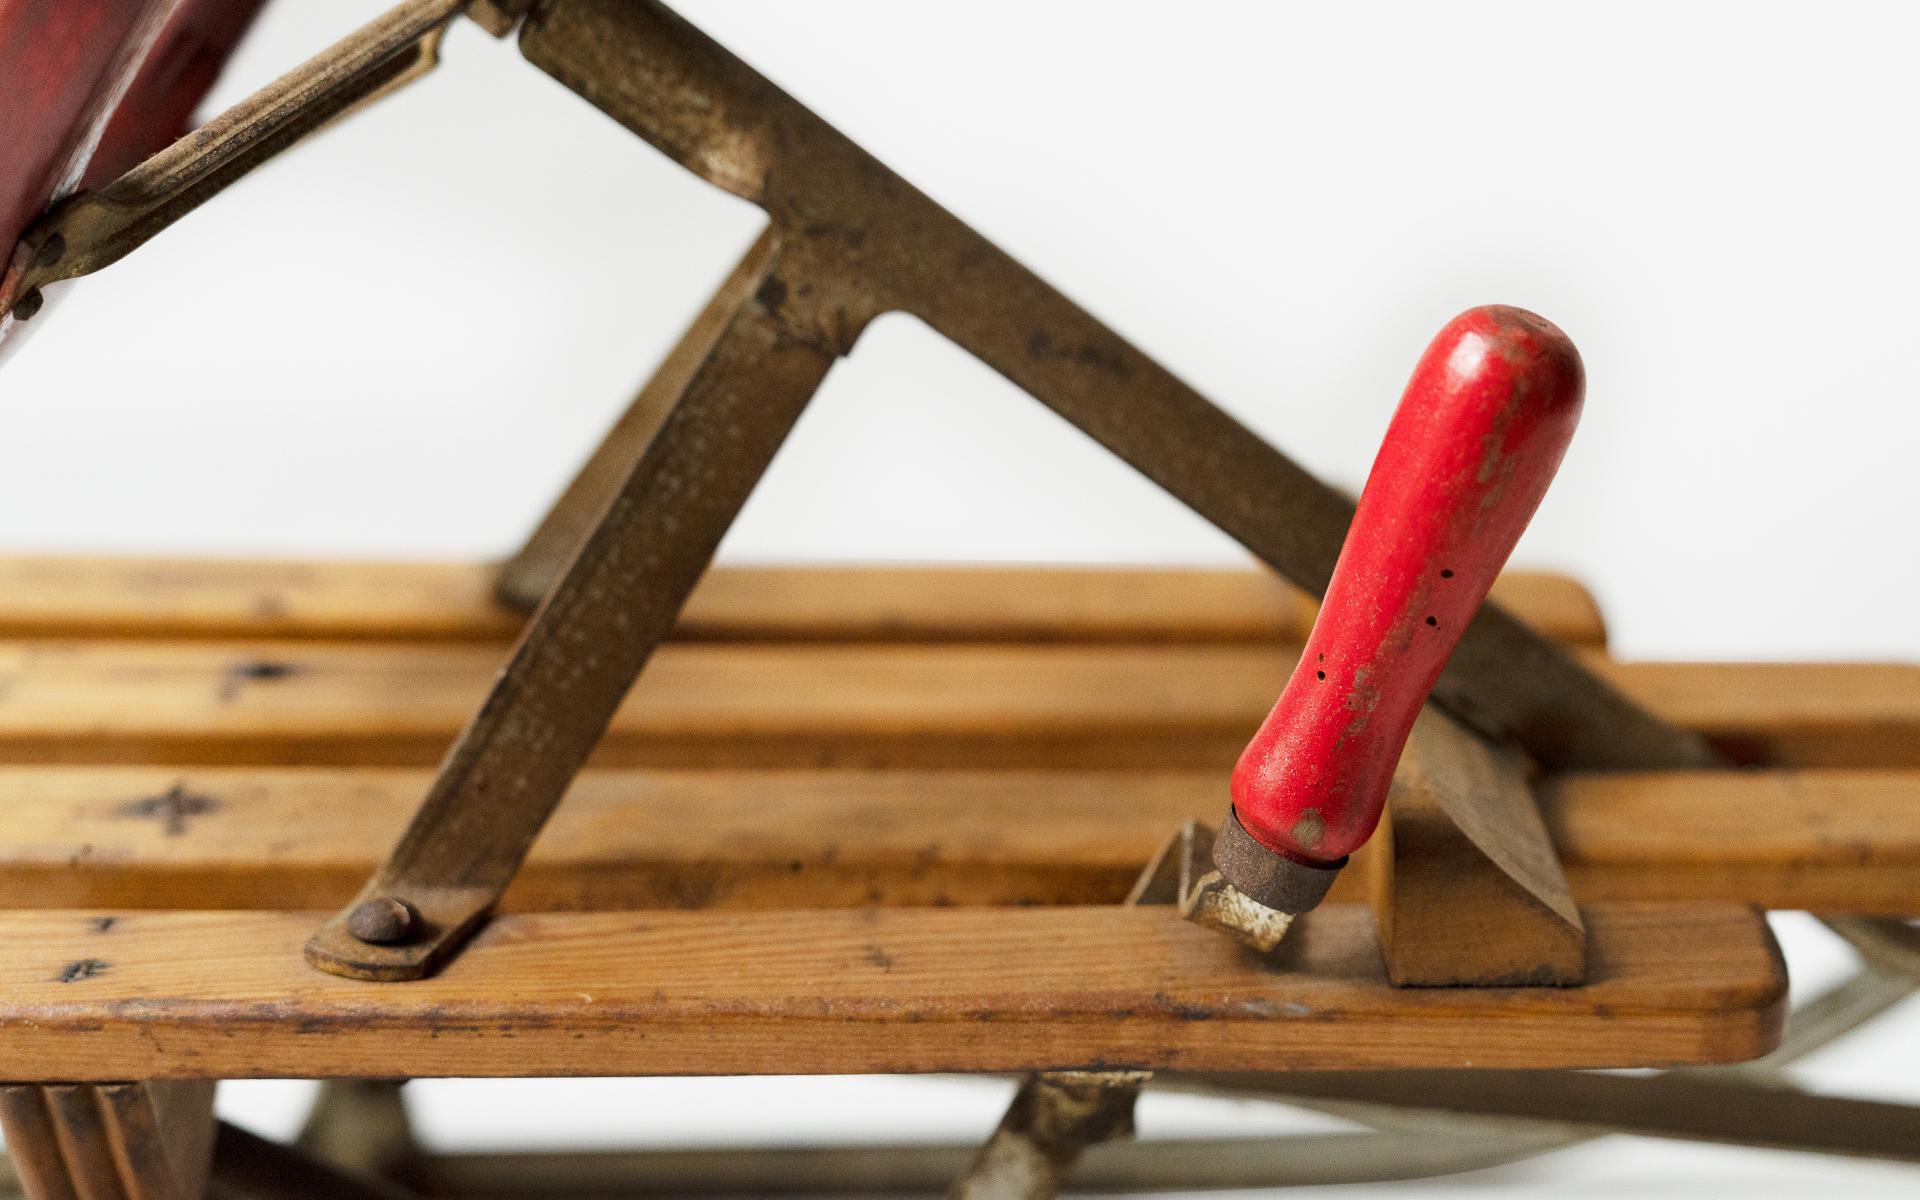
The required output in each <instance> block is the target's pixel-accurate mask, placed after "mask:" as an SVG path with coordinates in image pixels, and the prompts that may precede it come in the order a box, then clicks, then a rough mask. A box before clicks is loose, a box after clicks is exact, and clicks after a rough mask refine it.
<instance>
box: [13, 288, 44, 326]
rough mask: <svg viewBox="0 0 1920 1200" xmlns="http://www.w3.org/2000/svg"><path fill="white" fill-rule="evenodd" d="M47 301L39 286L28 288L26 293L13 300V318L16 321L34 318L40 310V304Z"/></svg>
mask: <svg viewBox="0 0 1920 1200" xmlns="http://www.w3.org/2000/svg"><path fill="white" fill-rule="evenodd" d="M45 302H46V297H44V296H42V295H41V294H40V289H39V288H29V289H27V291H26V293H25V294H24V295H22V296H21V297H20V298H19V299H18V300H15V301H14V302H13V319H14V320H16V321H31V320H33V318H34V314H35V313H38V312H39V311H40V306H41V305H42V304H43V303H45Z"/></svg>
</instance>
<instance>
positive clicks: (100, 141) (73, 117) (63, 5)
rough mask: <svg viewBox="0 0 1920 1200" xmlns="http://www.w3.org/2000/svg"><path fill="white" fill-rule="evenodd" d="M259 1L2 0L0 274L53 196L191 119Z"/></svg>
mask: <svg viewBox="0 0 1920 1200" xmlns="http://www.w3.org/2000/svg"><path fill="white" fill-rule="evenodd" d="M263 2H264V0H0V275H4V274H5V272H6V269H7V267H8V266H9V265H10V261H11V259H12V257H13V255H14V253H15V246H16V244H17V243H18V242H19V240H20V235H21V233H22V232H23V231H24V230H25V229H26V227H27V226H28V225H30V224H32V223H33V221H34V220H35V219H36V218H38V217H39V215H40V214H41V212H42V211H44V210H45V209H46V207H47V206H48V204H50V203H51V202H52V201H54V200H57V199H59V198H60V197H61V196H64V195H65V194H67V193H68V192H70V191H72V190H73V189H74V188H75V187H77V186H81V185H83V184H84V185H86V186H97V185H99V184H101V183H105V182H107V181H109V180H111V179H113V178H115V177H116V176H118V175H120V174H121V173H122V172H124V171H126V170H127V169H128V168H129V167H132V166H134V165H135V164H136V163H138V162H139V161H140V160H141V159H143V158H146V157H147V156H148V155H150V154H152V153H154V152H155V151H157V150H160V149H161V148H163V147H165V146H166V145H167V144H168V143H169V142H171V141H173V140H174V139H175V138H177V137H179V136H180V135H181V134H183V133H185V132H186V131H187V129H188V128H189V123H190V120H191V118H192V115H193V110H194V109H195V107H196V106H198V104H199V103H200V101H201V100H202V99H203V98H204V97H205V96H206V94H207V91H208V89H209V88H211V87H212V86H213V80H214V77H215V76H216V75H217V74H218V73H219V70H220V67H221V66H222V65H223V64H224V63H225V62H226V59H227V56H228V55H229V54H231V53H232V51H233V48H234V45H235V44H236V43H237V42H238V41H239V40H240V36H241V34H243V33H244V32H245V31H246V29H247V26H248V25H249V24H250V23H251V22H252V20H253V17H254V15H255V14H256V13H257V12H258V11H259V8H260V6H261V4H262V3H263ZM0 294H4V295H11V290H10V288H8V287H6V286H4V285H3V284H0ZM0 325H4V322H3V321H0ZM0 332H4V329H0Z"/></svg>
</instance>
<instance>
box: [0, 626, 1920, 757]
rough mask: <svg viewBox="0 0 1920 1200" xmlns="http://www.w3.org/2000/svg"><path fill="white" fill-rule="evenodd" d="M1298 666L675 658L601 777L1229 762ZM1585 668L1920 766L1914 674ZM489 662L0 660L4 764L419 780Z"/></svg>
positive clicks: (1282, 660)
mask: <svg viewBox="0 0 1920 1200" xmlns="http://www.w3.org/2000/svg"><path fill="white" fill-rule="evenodd" d="M1293 654H1294V652H1293V651H1292V650H1291V649H1289V648H1287V647H1284V646H1280V645H1277V644H1259V645H1247V644H1235V645H1161V646H1146V645H1012V644H953V645H921V644H914V645H872V644H833V645H826V644H757V643H756V644H678V645H669V646H666V647H663V648H662V650H661V652H660V653H659V654H658V655H657V656H656V657H655V659H654V661H653V662H652V664H651V665H649V667H648V668H647V672H646V674H645V675H644V676H643V678H642V680H641V682H640V684H639V686H637V687H636V688H635V689H634V690H633V692H632V694H631V695H630V696H629V697H628V699H627V702H626V704H625V705H624V706H623V707H622V709H621V710H620V712H619V714H618V715H617V716H616V717H615V718H614V721H613V725H612V727H611V729H610V731H609V734H608V737H607V738H606V740H605V741H604V742H603V743H602V744H601V747H600V750H599V752H598V753H597V756H596V759H595V761H596V762H597V763H599V764H600V765H604V766H619V765H651V766H676V765H679V766H756V765H757V766H794V765H812V766H819V765H835V764H838V765H857V766H983V765H984V766H1001V767H1006V766H1055V767H1061V766H1083V767H1084V766H1111V767H1123V766H1126V767H1169V768H1170V767H1183V766H1184V767H1191V766H1226V765H1229V764H1231V763H1232V762H1233V761H1234V759H1235V758H1236V757H1237V756H1238V754H1239V752H1240V749H1241V747H1242V746H1243V745H1244V744H1245V741H1246V738H1247V737H1248V736H1249V735H1250V734H1251V732H1252V730H1253V729H1254V728H1255V726H1256V725H1257V724H1258V723H1259V720H1260V719H1261V717H1262V716H1264V715H1265V713H1266V711H1267V709H1268V707H1269V706H1270V705H1271V704H1272V702H1273V698H1274V696H1275V695H1277V694H1278V692H1279V689H1280V687H1281V685H1282V683H1284V681H1285V678H1286V675H1287V672H1288V670H1289V668H1290V666H1291V663H1292V660H1293ZM1589 661H1590V664H1591V665H1592V666H1593V667H1594V668H1595V669H1597V670H1598V671H1599V672H1600V673H1601V674H1603V675H1605V676H1608V677H1609V678H1611V679H1612V680H1613V681H1614V682H1615V683H1617V684H1618V685H1619V686H1620V687H1621V688H1622V689H1623V690H1625V691H1626V692H1627V693H1628V694H1630V695H1631V696H1633V697H1634V698H1635V699H1637V700H1640V701H1642V702H1644V703H1645V704H1647V705H1648V706H1649V707H1651V708H1652V709H1653V710H1654V711H1655V712H1657V713H1659V714H1660V715H1662V716H1664V717H1666V718H1668V719H1670V720H1672V721H1675V722H1677V723H1679V724H1681V725H1684V726H1688V727H1690V728H1694V729H1698V730H1701V731H1702V732H1704V733H1706V734H1708V735H1709V736H1710V737H1712V738H1714V739H1715V740H1716V741H1719V742H1721V743H1722V744H1724V745H1727V746H1729V747H1731V748H1732V749H1733V750H1735V751H1736V752H1737V753H1738V754H1739V755H1740V757H1742V758H1743V759H1755V758H1766V759H1770V760H1772V761H1774V762H1776V763H1778V764H1781V765H1801V766H1877V767H1896V766H1903V767H1904V766H1920V668H1917V667H1911V666H1900V665H1887V664H1818V663H1813V664H1764V663H1762V664H1751V663H1712V664H1694V663H1612V662H1609V661H1607V660H1606V659H1604V658H1603V657H1601V656H1599V655H1592V656H1590V659H1589ZM500 665H501V654H500V652H499V650H498V649H497V648H496V647H493V646H489V645H483V644H459V643H448V642H431V643H405V644H393V643H387V644H380V643H324V642H244V643H242V642H219V641H197V642H188V641H172V642H168V641H139V642H131V641H97V640H96V641H71V642H17V641H16V642H6V643H0V762H16V763H21V762H93V763H114V762H125V763H138V762H149V763H181V764H186V763H221V762H230V763H262V764H270V763H281V764H326V765H345V764H369V765H375V764H381V765H423V764H429V763H435V762H438V761H439V759H440V758H441V756H442V755H443V754H444V753H445V752H446V748H447V746H448V744H449V743H450V742H451V740H452V739H453V736H454V734H455V732H456V731H457V730H458V729H459V728H460V727H461V726H462V725H463V724H464V723H465V722H466V720H467V719H468V718H469V717H470V716H471V715H472V713H473V711H474V708H475V707H476V706H477V705H478V703H479V702H480V699H481V698H482V696H484V695H485V689H486V686H487V684H488V682H489V681H490V680H491V679H492V677H493V675H494V673H495V672H496V671H497V670H498V669H499V668H500Z"/></svg>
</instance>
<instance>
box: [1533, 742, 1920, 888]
mask: <svg viewBox="0 0 1920 1200" xmlns="http://www.w3.org/2000/svg"><path fill="white" fill-rule="evenodd" d="M1539 798H1540V805H1541V809H1542V814H1543V815H1544V816H1545V818H1546V821H1547V826H1548V828H1549V829H1550V830H1551V831H1552V833H1553V839H1554V843H1555V845H1557V846H1558V847H1559V849H1560V856H1561V861H1562V862H1563V863H1564V865H1565V866H1566V869H1567V874H1568V876H1569V877H1570V878H1571V880H1572V882H1573V888H1574V894H1575V895H1577V896H1580V897H1581V898H1583V899H1585V898H1588V897H1601V896H1604V897H1606V898H1608V899H1616V900H1636V899H1649V900H1650V899H1666V898H1673V897H1680V896H1697V897H1701V898H1707V897H1717V898H1726V899H1732V898H1736V897H1738V898H1744V899H1747V900H1750V901H1752V902H1753V903H1756V904H1761V905H1765V906H1766V907H1768V908H1782V909H1808V910H1811V911H1815V912H1860V913H1876V914H1880V915H1883V916H1890V917H1907V916H1914V915H1916V914H1920V771H1870V770H1846V769H1827V770H1786V771H1738V772H1679V771H1676V772H1666V773H1648V774H1644V775H1639V774H1635V775H1584V776H1568V777H1564V778H1561V779H1556V780H1548V781H1547V782H1546V783H1545V784H1544V785H1543V786H1542V787H1541V788H1540V789H1539Z"/></svg>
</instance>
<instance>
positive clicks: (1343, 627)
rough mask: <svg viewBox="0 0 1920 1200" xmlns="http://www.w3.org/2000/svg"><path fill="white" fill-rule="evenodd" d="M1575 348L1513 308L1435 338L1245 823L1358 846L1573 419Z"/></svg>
mask: <svg viewBox="0 0 1920 1200" xmlns="http://www.w3.org/2000/svg"><path fill="white" fill-rule="evenodd" d="M1584 392H1585V378H1584V372H1583V371H1582V369H1581V365H1580V355H1579V352H1578V351H1576V350H1575V349H1574V348H1573V343H1572V342H1570V341H1569V340H1568V339H1567V336H1566V335H1565V334H1563V333H1561V332H1560V330H1559V329H1557V328H1555V327H1554V326H1553V325H1552V324H1551V323H1549V322H1547V321H1545V320H1543V319H1541V318H1540V317H1537V316H1534V315H1533V314H1532V313H1529V312H1525V311H1522V310H1520V309H1517V308H1504V307H1499V306H1490V307H1486V308H1476V309H1472V310H1470V311H1468V312H1466V313H1463V314H1461V315H1460V316H1458V317H1456V318H1454V320H1453V321H1452V322H1451V323H1449V324H1448V325H1447V327H1446V328H1445V329H1444V330H1442V331H1441V332H1440V336H1439V337H1437V338H1435V339H1434V341H1433V344H1432V345H1430V346H1428V347H1427V352H1426V354H1425V355H1424V356H1423V357H1422V358H1421V359H1420V363H1419V365H1418V366H1417V367H1415V368H1414V372H1413V379H1412V381H1411V382H1409V383H1408V384H1407V390H1406V394H1405V395H1404V396H1403V397H1402V398H1401V400H1400V407H1399V409H1398V410H1397V411H1396V412H1395V413H1394V416H1393V422H1392V423H1391V424H1390V425H1389V426H1388V427H1387V436H1386V440H1385V441H1384V442H1383V443H1382V444H1381V447H1380V453H1379V456H1378V457H1377V458H1375V459H1374V463H1373V471H1372V473H1371V474H1370V475H1369V476H1368V477H1367V486H1366V490H1365V491H1364V492H1362V493H1361V496H1360V504H1359V510H1358V512H1357V513H1356V515H1355V516H1354V520H1353V525H1352V527H1351V528H1350V529H1349V530H1348V531H1347V540H1346V543H1345V544H1344V545H1343V546H1342V547H1341V550H1340V561H1339V564H1338V565H1337V566H1336V567H1335V569H1334V574H1333V581H1332V583H1331V585H1330V586H1329V587H1328V589H1327V596H1326V601H1325V603H1324V604H1323V605H1322V607H1321V610H1320V615H1319V617H1318V619H1317V620H1315V622H1314V625H1313V632H1312V634H1311V635H1309V637H1308V639H1307V646H1306V652H1305V653H1304V654H1303V655H1302V656H1301V659H1300V663H1299V665H1298V666H1297V667H1296V668H1295V669H1294V672H1293V677H1292V679H1290V680H1289V681H1288V683H1287V687H1286V690H1285V691H1284V692H1282V693H1281V695H1280V700H1279V702H1278V703H1277V704H1275V705H1274V708H1273V711H1272V712H1271V713H1270V714H1268V716H1267V719H1266V722H1265V723H1264V724H1263V725H1261V727H1260V732H1259V733H1257V734H1255V735H1254V739H1253V741H1252V742H1251V743H1250V744H1249V745H1248V746H1247V749H1246V751H1245V753H1243V754H1242V755H1241V756H1240V762H1239V765H1238V766H1237V767H1235V768H1234V772H1233V804H1234V811H1235V813H1236V814H1237V815H1238V817H1239V819H1240V822H1241V824H1242V825H1244V826H1245V827H1246V829H1247V832H1249V833H1251V834H1252V835H1253V836H1254V838H1255V839H1257V840H1258V841H1259V842H1260V843H1261V844H1262V845H1264V846H1266V847H1267V848H1268V849H1270V850H1273V851H1276V852H1277V853H1280V854H1282V855H1285V856H1286V857H1288V858H1292V859H1296V860H1299V861H1302V862H1307V863H1311V864H1315V865H1322V864H1328V863H1333V862H1337V861H1338V860H1340V859H1341V858H1342V857H1344V856H1345V855H1347V854H1350V853H1352V852H1353V851H1354V850H1357V849H1358V848H1359V847H1360V845H1361V844H1362V843H1364V842H1365V841H1366V840H1367V838H1369V837H1370V836H1372V834H1373V829H1374V826H1375V825H1376V824H1378V823H1379V820H1380V810H1381V807H1382V806H1383V805H1384V803H1385V801H1386V796H1387V787H1388V785H1389V783H1391V781H1392V778H1393V769H1394V766H1395V764H1396V763H1397V762H1398V761H1399V758H1400V752H1401V750H1402V748H1404V747H1405V745H1406V741H1407V735H1408V733H1409V732H1410V731H1411V730H1412V728H1413V721H1414V718H1415V717H1416V716H1417V715H1418V714H1419V711H1420V706H1421V705H1422V704H1423V703H1424V702H1425V701H1426V698H1427V693H1428V692H1429V691H1431V690H1432V689H1433V684H1434V681H1435V680H1436V679H1438V678H1439V676H1440V670H1441V668H1442V667H1444V666H1445V665H1446V662H1447V656H1448V655H1450V654H1452V653H1453V648H1454V645H1455V644H1456V643H1457V642H1458V641H1459V640H1460V635H1461V634H1462V633H1463V632H1464V631H1465V629H1466V626H1467V622H1468V621H1469V620H1471V619H1472V617H1473V614H1474V613H1475V611H1476V610H1478V608H1479V607H1480V602H1481V601H1482V600H1483V599H1485V598H1486V594H1487V589H1488V588H1489V587H1490V586H1491V585H1492V583H1493V578H1494V576H1495V575H1496V574H1498V573H1499V571H1500V568H1501V567H1502V566H1503V565H1504V564H1505V563H1506V561H1507V556H1508V555H1509V554H1510V553H1512V551H1513V546H1514V543H1515V542H1517V541H1519V540H1520V534H1521V531H1522V530H1524V529H1525V528H1526V525H1527V522H1528V520H1530V519H1531V518H1532V516H1533V512H1534V509H1536V508H1537V507H1539V504H1540V498H1541V497H1542V496H1543V495H1544V494H1545V493H1546V490H1547V484H1548V483H1549V482H1550V481H1551V480H1552V479H1553V474H1554V471H1555V470H1556V469H1557V468H1558V467H1559V465H1560V459H1561V456H1562V455H1564V454H1565V453H1566V449H1567V442H1568V441H1569V439H1571V438H1572V436H1573V428H1574V425H1575V424H1576V423H1577V422H1578V421H1579V419H1580V405H1581V399H1582V396H1583V394H1584Z"/></svg>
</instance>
